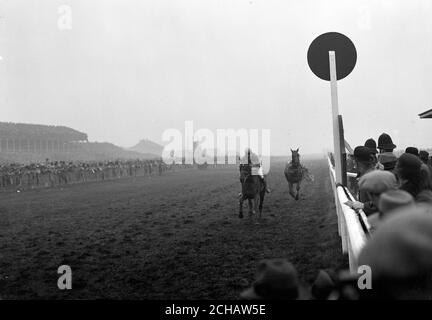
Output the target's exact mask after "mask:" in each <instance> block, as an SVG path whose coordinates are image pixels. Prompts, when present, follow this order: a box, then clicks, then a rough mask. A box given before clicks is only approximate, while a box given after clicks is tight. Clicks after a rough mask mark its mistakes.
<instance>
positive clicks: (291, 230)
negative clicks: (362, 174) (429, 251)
mask: <svg viewBox="0 0 432 320" xmlns="http://www.w3.org/2000/svg"><path fill="white" fill-rule="evenodd" d="M303 164H304V165H305V166H306V167H308V168H309V170H310V172H311V173H312V174H313V175H314V176H315V182H313V183H312V182H305V183H304V184H303V186H302V194H301V198H300V200H299V201H295V200H293V199H292V198H291V197H290V196H289V195H288V187H287V183H286V181H285V178H284V176H283V169H284V163H283V162H274V163H273V164H272V166H271V172H270V174H269V185H270V187H271V189H272V193H271V194H269V195H267V197H266V199H265V202H264V212H263V218H262V219H261V221H260V222H259V223H258V224H257V223H256V222H257V219H256V218H252V219H250V218H249V217H248V214H247V210H246V211H245V213H246V214H245V218H244V219H242V220H240V219H239V218H238V201H237V195H238V193H239V191H240V183H239V181H238V170H237V169H234V168H229V169H226V168H225V169H223V168H215V169H208V170H205V171H204V170H202V171H201V170H179V171H176V172H169V173H167V174H165V175H163V176H160V177H159V176H154V177H150V178H149V177H138V178H130V179H121V180H115V181H105V182H97V183H88V184H81V185H71V186H67V187H64V188H56V189H41V190H32V191H26V192H21V193H2V194H0V297H1V298H3V299H16V298H24V299H93V298H108V299H237V298H238V295H239V292H241V291H242V290H243V289H244V288H245V287H247V286H248V285H250V284H251V283H252V281H253V280H254V276H255V270H256V265H257V263H258V262H259V261H260V260H261V259H265V258H276V257H278V258H279V257H284V258H288V259H289V260H290V261H291V262H292V263H293V264H294V265H295V267H296V268H297V270H298V272H299V275H300V277H301V279H302V280H303V281H305V282H311V281H312V280H313V279H314V278H315V276H316V274H317V272H318V269H320V268H334V269H337V268H341V267H345V266H346V263H347V262H346V259H345V258H344V257H343V256H342V253H341V246H340V239H339V236H338V234H337V221H336V214H335V207H334V200H333V197H332V190H331V186H330V182H329V175H328V170H327V163H326V161H325V160H324V159H319V160H304V161H303ZM63 264H66V265H69V266H70V267H71V268H72V289H71V290H63V291H62V290H59V289H58V287H57V280H58V278H59V276H60V275H59V274H57V269H58V267H59V266H60V265H63Z"/></svg>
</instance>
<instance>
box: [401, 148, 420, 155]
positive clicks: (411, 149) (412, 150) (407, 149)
mask: <svg viewBox="0 0 432 320" xmlns="http://www.w3.org/2000/svg"><path fill="white" fill-rule="evenodd" d="M405 153H410V154H413V155H415V156H416V157H419V156H420V155H419V150H418V149H417V148H416V147H407V148H406V149H405Z"/></svg>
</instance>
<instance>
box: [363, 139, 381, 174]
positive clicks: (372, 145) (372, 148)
mask: <svg viewBox="0 0 432 320" xmlns="http://www.w3.org/2000/svg"><path fill="white" fill-rule="evenodd" d="M364 146H365V147H367V148H369V150H370V151H371V154H372V156H373V159H374V162H375V164H377V163H378V157H377V153H378V150H377V144H376V142H375V140H374V139H372V138H369V139H367V140H366V142H365V144H364ZM377 169H379V168H377Z"/></svg>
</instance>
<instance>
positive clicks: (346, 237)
mask: <svg viewBox="0 0 432 320" xmlns="http://www.w3.org/2000/svg"><path fill="white" fill-rule="evenodd" d="M328 166H329V172H330V182H331V185H332V188H333V195H334V198H335V206H336V214H337V218H338V232H339V236H340V237H341V241H342V252H343V253H344V254H348V259H349V266H350V271H351V272H355V273H356V272H357V257H358V255H359V253H360V251H361V249H362V248H363V246H364V245H365V243H366V241H367V237H368V235H369V230H370V225H369V223H368V221H367V218H366V215H365V214H364V212H363V211H362V210H359V211H358V212H356V211H354V210H353V209H351V208H350V207H348V206H347V205H345V204H344V203H345V202H347V201H348V200H352V199H354V197H353V196H352V195H351V193H350V192H349V190H348V189H347V188H346V187H343V186H342V185H336V183H335V181H336V173H335V170H334V168H333V165H332V163H331V161H330V158H328Z"/></svg>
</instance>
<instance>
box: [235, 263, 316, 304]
mask: <svg viewBox="0 0 432 320" xmlns="http://www.w3.org/2000/svg"><path fill="white" fill-rule="evenodd" d="M308 291H309V290H308V289H307V288H306V287H305V286H303V285H302V284H301V283H300V280H299V279H298V276H297V271H296V269H295V268H294V266H293V265H292V264H291V263H290V262H289V261H288V260H286V259H271V260H263V261H261V262H260V263H259V265H258V270H257V277H256V280H255V282H254V283H253V284H252V287H251V288H249V289H246V290H245V291H243V292H242V293H241V294H240V297H241V298H243V299H246V300H308V299H309V298H310V294H309V292H308Z"/></svg>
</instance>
